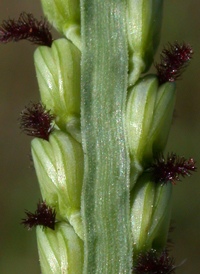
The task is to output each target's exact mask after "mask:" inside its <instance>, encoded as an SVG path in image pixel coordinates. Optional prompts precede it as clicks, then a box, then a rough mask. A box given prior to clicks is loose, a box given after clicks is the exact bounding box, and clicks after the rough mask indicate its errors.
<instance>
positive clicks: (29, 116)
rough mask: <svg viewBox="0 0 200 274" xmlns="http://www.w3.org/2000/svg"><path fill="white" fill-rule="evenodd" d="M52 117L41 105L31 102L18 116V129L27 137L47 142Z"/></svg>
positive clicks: (51, 127)
mask: <svg viewBox="0 0 200 274" xmlns="http://www.w3.org/2000/svg"><path fill="white" fill-rule="evenodd" d="M54 118H55V117H54V115H52V114H50V110H46V107H45V106H44V105H43V104H42V103H33V102H31V103H30V104H29V105H28V106H26V107H25V109H24V110H23V111H22V112H21V114H20V128H21V129H22V131H23V132H24V133H25V134H27V135H29V136H34V137H38V138H42V139H45V140H47V141H48V140H49V135H50V133H51V132H52V131H53V125H52V122H53V119H54Z"/></svg>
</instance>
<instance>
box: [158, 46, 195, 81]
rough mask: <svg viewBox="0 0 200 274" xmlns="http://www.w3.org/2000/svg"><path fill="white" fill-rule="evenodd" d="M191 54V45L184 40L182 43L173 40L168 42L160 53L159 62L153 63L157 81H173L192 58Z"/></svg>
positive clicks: (178, 77)
mask: <svg viewBox="0 0 200 274" xmlns="http://www.w3.org/2000/svg"><path fill="white" fill-rule="evenodd" d="M192 54H193V49H192V47H191V46H190V45H186V44H185V43H184V42H183V44H179V43H178V42H175V43H174V44H173V45H172V44H170V43H169V44H168V46H167V47H166V48H164V49H163V51H162V53H161V55H160V59H161V63H160V64H158V63H155V64H154V65H155V68H156V69H157V75H158V79H159V83H160V84H163V83H165V82H174V81H175V80H178V79H180V76H181V74H182V73H183V72H184V70H185V68H186V67H187V66H188V64H189V61H190V59H191V58H192Z"/></svg>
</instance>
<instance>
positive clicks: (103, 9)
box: [81, 0, 132, 274]
mask: <svg viewBox="0 0 200 274" xmlns="http://www.w3.org/2000/svg"><path fill="white" fill-rule="evenodd" d="M81 11H82V14H81V16H82V20H81V22H82V63H81V70H82V90H81V95H82V106H81V119H82V120H81V125H82V138H83V150H84V157H85V159H84V161H85V174H84V182H83V193H82V217H83V225H84V232H85V258H84V260H85V263H84V271H83V273H85V274H86V273H87V274H90V273H91V274H94V273H99V274H100V273H101V274H102V273H104V274H106V273H108V274H113V273H130V271H131V257H132V249H131V231H130V205H129V166H130V163H129V155H128V149H127V144H126V136H125V131H124V128H125V101H126V93H127V68H128V51H127V36H126V23H125V18H126V1H125V0H116V1H110V0H105V1H102V0H96V1H95V3H94V1H92V0H87V1H86V0H82V1H81Z"/></svg>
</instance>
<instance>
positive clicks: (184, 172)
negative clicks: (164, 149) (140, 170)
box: [150, 153, 196, 184]
mask: <svg viewBox="0 0 200 274" xmlns="http://www.w3.org/2000/svg"><path fill="white" fill-rule="evenodd" d="M150 171H151V172H152V174H153V176H154V178H155V181H156V182H157V183H158V182H160V183H162V184H166V183H167V182H168V181H171V182H172V183H173V184H175V181H180V178H179V176H182V177H185V176H190V175H191V171H196V166H195V161H194V159H193V158H190V159H189V160H188V161H186V159H185V158H184V157H178V156H177V155H176V154H174V153H171V155H170V154H168V155H167V159H166V160H165V158H164V156H163V154H159V155H157V156H156V157H155V163H153V164H151V166H150Z"/></svg>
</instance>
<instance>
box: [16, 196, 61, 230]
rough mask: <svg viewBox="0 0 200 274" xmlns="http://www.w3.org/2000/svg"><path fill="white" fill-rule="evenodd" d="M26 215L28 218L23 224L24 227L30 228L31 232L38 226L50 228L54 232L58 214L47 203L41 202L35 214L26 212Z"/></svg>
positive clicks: (23, 220)
mask: <svg viewBox="0 0 200 274" xmlns="http://www.w3.org/2000/svg"><path fill="white" fill-rule="evenodd" d="M25 213H26V215H27V218H25V219H22V222H21V224H22V225H24V227H27V226H28V229H29V230H30V229H31V228H32V227H36V226H38V225H40V226H43V227H44V228H45V227H49V228H51V229H53V230H54V229H55V218H56V212H55V210H53V209H52V208H51V207H50V206H48V205H47V204H46V202H40V201H39V203H38V205H37V210H36V211H35V213H31V212H30V211H28V210H26V211H25Z"/></svg>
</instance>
